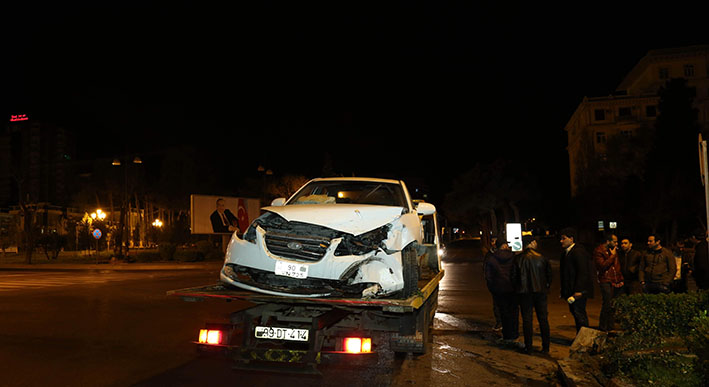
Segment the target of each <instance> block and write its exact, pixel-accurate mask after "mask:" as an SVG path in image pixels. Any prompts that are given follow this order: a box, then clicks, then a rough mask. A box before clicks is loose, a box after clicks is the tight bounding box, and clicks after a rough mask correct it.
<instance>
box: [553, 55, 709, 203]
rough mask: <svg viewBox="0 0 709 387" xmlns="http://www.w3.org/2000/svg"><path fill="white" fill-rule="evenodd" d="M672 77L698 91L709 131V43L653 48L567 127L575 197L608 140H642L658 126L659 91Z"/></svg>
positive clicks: (586, 103)
mask: <svg viewBox="0 0 709 387" xmlns="http://www.w3.org/2000/svg"><path fill="white" fill-rule="evenodd" d="M673 78H684V79H686V80H687V84H688V85H689V86H690V87H694V88H695V89H696V96H695V100H694V104H695V107H696V108H697V109H698V111H699V114H698V120H699V124H700V126H701V127H702V128H703V129H709V45H702V46H690V47H679V48H669V49H660V50H651V51H649V52H648V53H647V55H645V56H644V57H643V58H642V59H641V60H640V61H639V62H638V63H637V64H636V65H635V67H634V68H633V69H632V70H631V71H630V72H629V73H628V74H627V75H626V77H625V78H624V79H623V81H622V82H621V83H620V85H618V87H617V88H616V90H615V92H614V93H613V94H612V95H609V96H606V97H586V98H584V99H583V101H582V102H581V104H579V106H578V107H577V108H576V111H575V112H574V114H573V115H572V116H571V119H569V121H568V123H567V124H566V126H565V128H564V130H565V131H566V133H567V138H568V145H567V150H568V153H569V174H570V176H569V178H570V182H571V187H570V188H571V195H572V196H576V194H577V193H578V191H579V189H580V188H581V187H583V185H584V183H585V179H586V178H587V175H586V173H585V172H586V171H587V170H588V168H590V166H591V165H592V164H593V161H595V160H599V159H600V160H603V159H605V157H606V156H607V151H608V149H607V146H606V144H607V143H608V141H609V139H611V138H612V137H613V136H626V137H633V136H643V135H644V134H645V133H646V129H651V128H653V127H654V124H655V120H656V118H657V115H658V114H659V111H658V107H657V105H658V103H659V99H660V98H659V95H658V92H659V90H660V88H661V87H662V86H664V85H665V84H666V82H667V81H668V80H670V79H673ZM642 156H644V155H638V157H642Z"/></svg>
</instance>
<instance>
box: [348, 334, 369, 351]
mask: <svg viewBox="0 0 709 387" xmlns="http://www.w3.org/2000/svg"><path fill="white" fill-rule="evenodd" d="M344 348H345V352H347V353H370V352H372V339H371V338H368V337H367V338H362V337H346V338H345V342H344Z"/></svg>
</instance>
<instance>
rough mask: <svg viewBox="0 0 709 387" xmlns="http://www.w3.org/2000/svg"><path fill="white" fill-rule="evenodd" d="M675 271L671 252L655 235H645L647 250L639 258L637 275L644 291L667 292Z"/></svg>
mask: <svg viewBox="0 0 709 387" xmlns="http://www.w3.org/2000/svg"><path fill="white" fill-rule="evenodd" d="M676 273H677V262H676V261H675V256H674V254H672V252H671V251H670V250H669V249H667V248H664V247H662V245H661V244H660V238H658V237H657V235H654V234H652V235H650V236H649V237H647V251H646V252H645V254H644V255H643V258H642V259H641V260H640V271H639V273H638V277H639V278H640V284H641V285H642V286H643V288H644V290H645V293H650V294H658V293H664V294H667V293H669V292H670V285H671V284H672V280H673V279H674V278H675V274H676Z"/></svg>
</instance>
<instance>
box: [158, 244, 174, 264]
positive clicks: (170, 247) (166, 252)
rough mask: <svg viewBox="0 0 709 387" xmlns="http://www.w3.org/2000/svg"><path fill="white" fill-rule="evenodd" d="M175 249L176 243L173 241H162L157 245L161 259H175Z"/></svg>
mask: <svg viewBox="0 0 709 387" xmlns="http://www.w3.org/2000/svg"><path fill="white" fill-rule="evenodd" d="M175 251H177V245H176V244H174V243H170V242H163V243H161V244H160V246H158V252H159V253H160V259H162V260H163V261H172V260H173V259H175Z"/></svg>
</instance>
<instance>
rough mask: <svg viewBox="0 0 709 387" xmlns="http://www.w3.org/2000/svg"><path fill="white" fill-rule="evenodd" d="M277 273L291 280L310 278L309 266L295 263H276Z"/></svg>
mask: <svg viewBox="0 0 709 387" xmlns="http://www.w3.org/2000/svg"><path fill="white" fill-rule="evenodd" d="M275 273H276V274H277V275H283V276H286V277H291V278H301V279H302V278H308V266H307V265H301V264H298V263H293V262H284V261H276V270H275Z"/></svg>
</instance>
